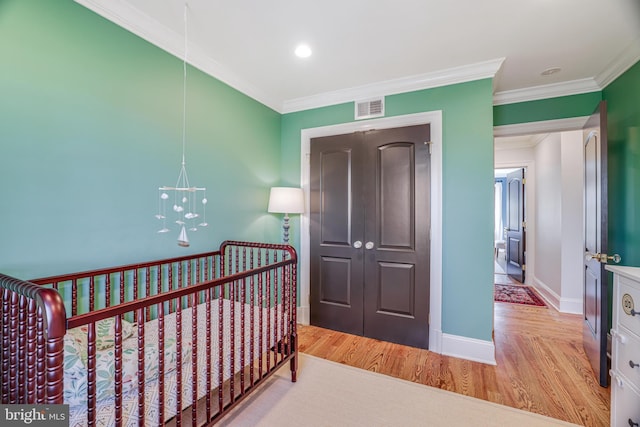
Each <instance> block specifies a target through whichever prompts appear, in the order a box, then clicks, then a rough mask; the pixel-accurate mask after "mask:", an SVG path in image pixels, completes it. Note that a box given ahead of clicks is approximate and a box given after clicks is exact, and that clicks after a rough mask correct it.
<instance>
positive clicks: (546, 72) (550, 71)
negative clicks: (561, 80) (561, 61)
mask: <svg viewBox="0 0 640 427" xmlns="http://www.w3.org/2000/svg"><path fill="white" fill-rule="evenodd" d="M560 70H561V68H560V67H552V68H547V69H546V70H544V71H543V72H541V73H540V75H541V76H550V75H551V74H555V73H559V72H560Z"/></svg>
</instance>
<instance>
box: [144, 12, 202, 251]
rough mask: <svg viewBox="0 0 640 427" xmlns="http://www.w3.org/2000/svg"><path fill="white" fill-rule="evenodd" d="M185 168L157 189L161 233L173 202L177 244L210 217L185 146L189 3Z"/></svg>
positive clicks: (184, 78)
mask: <svg viewBox="0 0 640 427" xmlns="http://www.w3.org/2000/svg"><path fill="white" fill-rule="evenodd" d="M182 71H183V73H182V88H183V92H182V167H181V168H180V173H179V174H178V181H177V182H176V185H175V187H169V186H162V187H159V188H158V195H159V198H158V213H157V214H156V218H158V219H159V220H161V221H162V228H161V229H160V230H158V233H168V232H169V231H170V230H169V228H167V204H169V203H173V206H172V208H171V210H172V211H173V214H171V215H172V216H174V217H175V218H176V219H175V223H176V224H178V226H179V228H180V234H179V235H178V245H180V246H183V247H187V246H189V238H188V237H187V229H188V230H189V231H197V230H198V227H206V226H207V225H209V224H207V220H206V215H205V213H206V212H205V208H206V205H207V197H206V193H205V192H206V190H207V189H206V188H203V187H196V186H191V185H190V184H189V177H188V175H187V169H186V162H185V147H186V140H187V138H186V121H187V4H186V3H185V5H184V59H183V62H182ZM199 194H201V195H202V199H201V200H200V201H199V202H198V195H199ZM200 203H202V218H201V219H200V213H198V205H199V204H200Z"/></svg>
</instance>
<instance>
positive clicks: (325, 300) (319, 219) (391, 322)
mask: <svg viewBox="0 0 640 427" xmlns="http://www.w3.org/2000/svg"><path fill="white" fill-rule="evenodd" d="M429 140H430V139H429V126H428V125H420V126H409V127H404V128H397V129H385V130H372V131H367V132H357V133H354V134H347V135H338V136H329V137H322V138H315V139H312V141H311V182H310V190H311V191H310V195H311V211H310V220H311V223H310V233H311V236H310V238H311V266H310V267H311V271H310V273H311V289H310V290H311V294H310V305H311V324H312V325H316V326H320V327H324V328H329V329H333V330H339V331H343V332H347V333H352V334H356V335H361V336H366V337H371V338H377V339H380V340H384V341H390V342H396V343H400V344H405V345H410V346H414V347H420V348H428V343H429V324H428V317H429V229H430V202H429V198H430V193H429V189H430V154H429V144H428V141H429Z"/></svg>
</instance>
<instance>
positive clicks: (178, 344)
mask: <svg viewBox="0 0 640 427" xmlns="http://www.w3.org/2000/svg"><path fill="white" fill-rule="evenodd" d="M181 270H182V269H181V267H180V265H178V271H181ZM176 350H177V352H178V354H177V358H176V364H177V365H176V376H177V383H178V390H182V299H181V298H178V301H177V309H176ZM181 425H182V392H179V393H177V396H176V426H177V427H180V426H181Z"/></svg>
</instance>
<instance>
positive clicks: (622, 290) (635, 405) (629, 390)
mask: <svg viewBox="0 0 640 427" xmlns="http://www.w3.org/2000/svg"><path fill="white" fill-rule="evenodd" d="M606 269H607V270H609V271H612V272H613V304H612V306H613V327H612V329H611V337H612V340H613V345H612V350H611V426H612V427H640V268H637V267H620V266H615V265H613V266H612V265H607V266H606Z"/></svg>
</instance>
